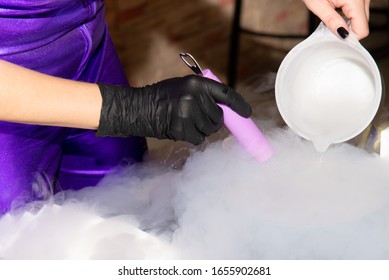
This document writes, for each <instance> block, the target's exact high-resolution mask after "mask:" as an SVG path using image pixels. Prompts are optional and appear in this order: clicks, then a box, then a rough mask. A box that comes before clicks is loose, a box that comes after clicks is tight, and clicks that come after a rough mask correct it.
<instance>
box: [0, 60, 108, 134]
mask: <svg viewBox="0 0 389 280" xmlns="http://www.w3.org/2000/svg"><path fill="white" fill-rule="evenodd" d="M101 103H102V101H101V94H100V91H99V88H98V86H97V85H96V84H91V83H84V82H76V81H71V80H66V79H61V78H56V77H52V76H48V75H44V74H41V73H39V72H36V71H32V70H28V69H26V68H23V67H20V66H17V65H14V64H11V63H8V62H5V61H2V60H0V120H4V121H11V122H19V123H29V124H41V125H54V126H65V127H77V128H87V129H96V128H97V126H98V124H99V119H100V110H101Z"/></svg>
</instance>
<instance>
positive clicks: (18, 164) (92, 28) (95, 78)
mask: <svg viewBox="0 0 389 280" xmlns="http://www.w3.org/2000/svg"><path fill="white" fill-rule="evenodd" d="M0 59H3V60H7V61H10V62H12V63H15V64H18V65H21V66H24V67H27V68H30V69H34V70H36V71H39V72H42V73H46V74H49V75H54V76H58V77H63V78H68V79H74V80H81V81H87V82H105V83H110V84H121V85H128V83H127V79H126V76H125V73H124V71H123V69H122V67H121V64H120V61H119V59H118V57H117V54H116V52H115V50H114V46H113V43H112V40H111V38H110V36H109V33H108V30H107V25H106V22H105V19H104V3H103V1H102V0H13V1H9V0H0ZM146 149H147V146H146V141H145V139H144V138H140V137H131V138H110V137H106V138H97V137H95V135H94V131H89V130H82V129H69V128H61V127H45V126H35V125H21V124H13V123H7V122H0V215H1V213H5V212H7V211H9V210H10V209H11V208H15V207H18V206H20V205H22V204H24V203H26V202H28V201H31V200H33V199H41V198H44V197H45V196H46V195H47V186H51V187H52V189H53V192H56V191H58V190H61V189H62V190H63V189H69V188H72V189H79V188H82V187H84V186H94V185H96V184H97V183H98V182H99V181H100V180H101V178H102V177H103V176H104V175H106V174H108V173H110V172H112V170H114V169H115V167H116V166H118V165H119V164H121V163H128V162H130V163H131V162H137V161H141V160H142V157H143V154H144V152H145V150H146ZM42 187H43V188H42Z"/></svg>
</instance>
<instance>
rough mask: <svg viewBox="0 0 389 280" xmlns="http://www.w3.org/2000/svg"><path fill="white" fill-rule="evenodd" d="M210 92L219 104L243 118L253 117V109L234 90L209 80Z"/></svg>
mask: <svg viewBox="0 0 389 280" xmlns="http://www.w3.org/2000/svg"><path fill="white" fill-rule="evenodd" d="M207 86H208V90H209V93H210V94H211V96H212V97H213V98H214V99H215V101H216V102H217V103H221V104H224V105H227V106H228V107H230V108H231V109H232V110H234V111H235V112H236V113H238V114H239V115H241V116H242V117H245V118H248V117H250V116H251V113H252V109H251V106H250V104H248V103H247V102H246V101H245V100H244V99H243V97H242V96H241V95H240V94H239V93H237V92H236V91H235V90H234V89H232V88H230V87H229V86H226V85H224V84H221V83H218V82H215V81H213V80H210V79H208V82H207Z"/></svg>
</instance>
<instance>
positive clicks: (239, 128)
mask: <svg viewBox="0 0 389 280" xmlns="http://www.w3.org/2000/svg"><path fill="white" fill-rule="evenodd" d="M202 75H203V76H204V77H207V78H209V79H212V80H215V81H217V82H219V83H221V81H220V80H219V79H218V78H217V77H216V76H215V75H214V74H213V73H212V72H211V70H209V69H205V70H203V71H202ZM218 105H219V106H220V108H222V110H223V114H224V125H225V126H226V127H227V128H228V130H229V131H230V132H231V134H232V135H234V136H235V138H236V139H237V140H238V142H239V143H240V144H241V145H242V146H243V147H244V148H245V149H246V150H247V151H248V152H249V153H250V154H251V155H252V156H253V157H254V158H255V159H256V160H257V161H259V162H264V161H266V160H268V159H269V158H270V157H271V156H272V155H273V149H272V148H271V147H270V145H269V143H268V141H267V140H266V138H265V136H263V134H262V132H261V131H260V130H259V129H258V127H257V126H256V125H255V123H254V122H253V120H252V119H251V118H244V117H242V116H240V115H238V114H237V113H236V112H234V111H233V110H232V109H231V108H229V107H228V106H225V105H222V104H218Z"/></svg>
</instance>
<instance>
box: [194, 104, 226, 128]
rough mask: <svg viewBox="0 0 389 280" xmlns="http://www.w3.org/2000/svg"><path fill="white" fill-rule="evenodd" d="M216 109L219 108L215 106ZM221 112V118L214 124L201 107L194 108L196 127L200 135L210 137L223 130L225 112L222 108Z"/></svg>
mask: <svg viewBox="0 0 389 280" xmlns="http://www.w3.org/2000/svg"><path fill="white" fill-rule="evenodd" d="M215 107H218V106H217V105H216V104H215ZM203 109H204V108H203ZM219 110H220V114H219V116H220V117H219V119H218V120H216V122H214V121H213V120H212V119H211V118H210V117H209V115H208V114H207V113H206V112H205V111H203V110H201V109H200V108H199V107H197V109H195V108H193V117H194V125H195V127H196V129H197V130H198V131H199V133H201V134H203V135H204V136H210V135H211V134H212V133H214V132H216V131H218V130H219V129H220V128H221V126H222V124H223V112H222V110H221V109H220V108H219Z"/></svg>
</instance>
